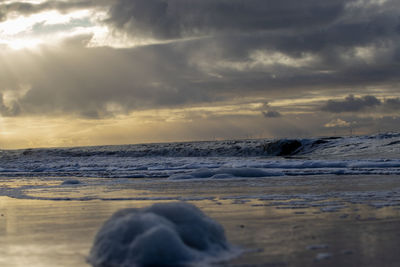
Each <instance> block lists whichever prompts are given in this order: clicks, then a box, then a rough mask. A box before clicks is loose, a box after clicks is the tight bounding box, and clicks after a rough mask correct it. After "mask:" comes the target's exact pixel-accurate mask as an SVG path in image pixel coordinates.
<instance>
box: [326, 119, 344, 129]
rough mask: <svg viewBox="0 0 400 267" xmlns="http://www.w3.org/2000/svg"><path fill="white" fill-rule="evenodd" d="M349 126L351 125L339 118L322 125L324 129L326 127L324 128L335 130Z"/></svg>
mask: <svg viewBox="0 0 400 267" xmlns="http://www.w3.org/2000/svg"><path fill="white" fill-rule="evenodd" d="M350 125H351V123H349V122H347V121H344V120H342V119H340V118H337V119H334V120H331V121H330V122H328V123H326V124H325V125H324V127H326V128H335V127H348V126H350Z"/></svg>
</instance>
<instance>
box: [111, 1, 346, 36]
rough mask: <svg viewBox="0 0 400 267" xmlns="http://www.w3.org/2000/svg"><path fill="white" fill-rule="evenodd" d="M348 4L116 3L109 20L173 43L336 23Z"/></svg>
mask: <svg viewBox="0 0 400 267" xmlns="http://www.w3.org/2000/svg"><path fill="white" fill-rule="evenodd" d="M344 3H346V1H344V0H331V1H329V2H321V1H318V0H307V1H297V0H283V1H272V0H246V1H243V0H191V1H190V0H133V1H132V0H117V1H115V2H114V3H113V5H112V6H111V9H110V12H109V19H108V20H107V21H108V22H109V23H111V24H113V25H115V26H116V27H117V28H120V29H124V30H127V31H129V32H131V33H132V34H135V35H138V34H139V35H144V36H153V37H155V38H160V39H174V38H181V37H184V36H196V35H204V34H212V33H221V32H222V33H224V34H226V33H229V32H248V31H250V32H254V31H263V30H274V29H283V28H290V27H293V26H294V25H296V27H297V28H306V27H310V26H315V24H319V25H324V24H326V23H329V22H331V21H332V20H334V19H335V18H337V16H338V15H339V14H340V13H341V12H342V11H343V8H344Z"/></svg>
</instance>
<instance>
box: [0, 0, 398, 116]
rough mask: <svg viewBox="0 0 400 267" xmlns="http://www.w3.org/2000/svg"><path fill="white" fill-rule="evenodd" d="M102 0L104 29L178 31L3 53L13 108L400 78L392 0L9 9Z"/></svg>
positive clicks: (104, 107)
mask: <svg viewBox="0 0 400 267" xmlns="http://www.w3.org/2000/svg"><path fill="white" fill-rule="evenodd" d="M375 2H376V1H375ZM105 3H106V4H107V3H108V4H109V5H110V7H109V10H108V18H107V19H106V20H105V21H103V23H106V25H108V27H110V28H111V29H112V30H115V31H117V32H119V33H121V32H122V33H125V34H126V35H127V36H130V37H133V38H134V39H136V38H139V39H140V38H152V39H155V41H165V40H167V39H176V40H174V41H173V42H168V43H161V42H160V43H159V44H156V45H148V46H142V47H135V48H126V49H113V48H110V47H97V48H94V47H91V48H88V47H84V45H82V44H86V43H87V42H88V41H89V40H90V38H91V36H86V37H85V38H83V39H77V40H72V41H68V42H66V43H64V44H63V45H61V46H60V47H59V48H57V49H56V48H48V47H46V46H43V47H42V50H41V53H37V54H35V53H22V52H10V56H9V59H8V61H7V62H8V63H7V64H6V62H5V61H3V60H2V61H0V92H5V91H6V90H14V89H13V88H19V87H20V86H21V85H27V86H28V87H29V90H27V92H25V93H24V94H22V93H21V94H19V97H18V99H16V102H15V103H16V105H18V106H19V107H20V114H48V113H52V112H53V113H57V112H58V113H73V114H79V115H80V116H85V117H90V118H101V117H105V116H112V115H115V114H120V113H129V112H132V111H135V110H138V109H151V108H160V107H163V108H164V107H165V108H168V107H183V106H191V105H203V104H210V103H213V102H214V103H217V102H218V103H220V102H223V101H231V100H232V99H240V97H250V98H251V97H257V98H264V99H274V98H275V97H279V98H280V99H285V98H286V99H287V98H298V96H299V95H301V96H302V97H307V96H308V95H312V93H314V92H317V91H324V92H329V94H330V95H335V90H338V91H339V92H340V93H341V94H342V92H343V91H345V90H346V89H347V88H353V89H352V90H351V91H347V92H348V93H353V94H356V95H367V94H368V93H367V92H363V88H366V87H367V86H368V87H377V86H382V88H385V87H392V88H394V87H396V86H397V85H399V84H400V18H399V14H400V3H399V2H398V1H397V0H389V1H385V2H382V3H381V4H377V3H374V1H369V0H363V1H360V0H357V1H355V0H330V1H320V0H303V1H298V0H281V1H272V0H241V1H239V0H169V1H167V0H129V1H128V0H115V1H83V0H82V1H48V2H44V3H42V4H36V5H33V4H26V3H25V4H26V5H22V4H21V3H20V4H14V5H13V6H11V4H8V5H9V7H8V11H7V10H6V11H7V12H11V11H10V10H12V9H13V10H14V11H16V12H20V13H22V14H31V13H34V12H40V11H42V10H46V9H58V10H61V11H62V10H64V11H67V10H68V9H72V8H79V7H83V6H86V7H88V6H93V7H94V6H97V5H104V4H105ZM5 6H7V5H2V8H3V9H0V10H3V11H4V7H5ZM7 12H5V13H4V14H7ZM0 13H1V11H0ZM186 37H198V38H186ZM18 54H19V55H18ZM10 62H11V63H10ZM10 64H11V67H10V66H9V65H10ZM15 90H17V89H15ZM396 101H397V100H396V99H391V100H385V101H381V100H379V99H377V98H376V97H374V96H367V97H361V98H359V97H353V96H349V97H348V98H346V99H344V100H342V101H336V100H335V101H333V100H332V101H330V102H327V103H326V104H325V106H324V108H323V109H324V110H326V111H329V112H333V113H334V112H336V113H337V112H350V111H351V112H358V111H364V110H366V109H368V108H375V109H379V108H378V107H382V108H383V107H387V109H388V108H389V107H391V108H390V110H392V111H395V108H396V107H397V106H398V105H397V104H398V102H396ZM7 104H8V103H7ZM3 106H4V104H3ZM7 107H8V106H7ZM8 108H10V107H8ZM262 111H264V112H265V113H266V114H268V111H274V110H273V109H269V108H265V109H263V110H259V111H258V112H262ZM4 113H5V112H4V111H3V114H4ZM271 114H272V113H271ZM271 114H270V115H268V116H271ZM275 115H277V114H275ZM327 115H329V114H327ZM268 116H267V117H268ZM259 117H260V118H261V119H262V116H259ZM285 117H286V115H285ZM271 121H275V120H271Z"/></svg>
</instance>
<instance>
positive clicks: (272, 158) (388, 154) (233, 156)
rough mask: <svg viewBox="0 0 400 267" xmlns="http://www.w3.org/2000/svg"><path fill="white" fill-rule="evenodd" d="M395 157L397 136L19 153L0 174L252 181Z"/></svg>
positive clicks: (4, 162)
mask: <svg viewBox="0 0 400 267" xmlns="http://www.w3.org/2000/svg"><path fill="white" fill-rule="evenodd" d="M399 155H400V134H399V133H386V134H379V135H370V136H351V137H327V138H309V139H279V140H269V139H257V140H232V141H208V142H185V143H161V144H139V145H121V146H97V147H75V148H48V149H24V150H2V151H0V173H1V175H3V176H86V177H88V176H89V177H93V176H95V177H131V178H135V177H177V178H178V177H180V178H184V177H189V178H190V177H192V178H193V177H194V178H196V177H197V176H202V175H198V173H199V170H201V169H203V170H209V172H208V174H207V175H205V176H204V177H219V178H223V177H253V176H254V173H257V175H256V176H277V175H316V174H398V173H400V163H399ZM246 168H247V169H246ZM240 169H242V170H240ZM254 169H257V170H254ZM226 170H229V171H226ZM243 170H247V171H243ZM248 170H251V171H248ZM203 173H204V172H203ZM249 174H252V175H250V176H249Z"/></svg>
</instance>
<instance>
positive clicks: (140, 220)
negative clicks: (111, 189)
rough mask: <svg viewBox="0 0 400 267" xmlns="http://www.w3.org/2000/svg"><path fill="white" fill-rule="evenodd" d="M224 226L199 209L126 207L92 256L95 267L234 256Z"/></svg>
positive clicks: (182, 205) (163, 205) (177, 205)
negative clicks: (231, 253) (230, 254)
mask: <svg viewBox="0 0 400 267" xmlns="http://www.w3.org/2000/svg"><path fill="white" fill-rule="evenodd" d="M229 247H230V246H229V244H228V243H227V241H226V238H225V234H224V229H223V227H222V226H221V225H220V224H219V223H217V222H216V221H214V220H212V219H211V218H209V217H207V216H206V215H205V214H204V213H203V212H202V211H201V210H199V209H198V208H197V207H196V206H194V205H191V204H188V203H184V202H175V203H159V204H154V205H152V206H150V207H147V208H143V209H123V210H120V211H118V212H116V213H115V214H114V215H112V216H111V218H109V219H108V220H107V221H106V222H105V223H104V225H103V226H102V228H101V229H100V230H99V232H98V233H97V235H96V237H95V240H94V244H93V247H92V249H91V251H90V255H89V258H88V261H89V263H91V264H92V265H93V266H96V267H105V266H126V267H127V266H157V265H158V266H161V265H162V266H179V265H184V264H188V263H194V262H207V261H212V260H217V259H220V258H221V257H226V256H227V255H229V253H230V249H229Z"/></svg>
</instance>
